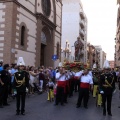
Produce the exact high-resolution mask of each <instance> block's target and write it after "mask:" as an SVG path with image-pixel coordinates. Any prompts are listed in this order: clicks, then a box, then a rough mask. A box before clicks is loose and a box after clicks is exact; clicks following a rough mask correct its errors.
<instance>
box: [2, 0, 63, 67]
mask: <svg viewBox="0 0 120 120" xmlns="http://www.w3.org/2000/svg"><path fill="white" fill-rule="evenodd" d="M17 1H18V2H19V3H20V4H18V3H17V2H5V3H4V4H2V3H0V60H2V58H3V57H4V59H3V60H6V62H9V63H10V62H16V60H17V59H18V57H23V58H24V60H25V63H26V65H33V66H35V65H39V63H40V52H41V51H40V50H41V47H40V46H41V31H42V29H43V28H44V27H46V28H48V29H49V30H50V36H49V37H51V42H49V43H47V46H50V47H46V51H49V50H50V48H51V47H52V48H54V50H51V51H50V52H49V53H47V54H45V58H47V59H46V60H48V61H47V62H46V60H45V62H46V64H47V65H49V66H54V67H56V66H58V63H59V61H60V58H61V57H60V58H59V59H58V60H57V61H56V62H54V65H53V61H52V60H51V57H52V55H53V54H56V51H57V49H56V44H57V43H59V44H60V45H61V17H62V16H61V15H62V14H61V12H62V4H61V3H60V2H57V1H56V0H51V14H50V16H49V17H46V16H44V15H42V14H43V11H42V9H41V0H27V1H26V0H17ZM36 2H37V3H36ZM6 5H7V9H6ZM23 6H24V7H23ZM2 8H3V10H2ZM54 8H56V9H54ZM4 9H5V11H4ZM36 12H37V13H40V14H39V15H40V16H36ZM9 14H10V16H9ZM5 15H6V16H5ZM37 15H38V14H37ZM4 16H5V17H4ZM8 16H9V17H8ZM41 16H42V17H41ZM5 18H7V23H6V21H5ZM8 21H9V22H8ZM6 24H7V26H5V25H6ZM22 25H24V26H25V27H26V34H25V46H24V47H22V46H21V45H20V41H21V39H20V37H21V26H22ZM55 25H56V28H55ZM4 27H6V28H9V29H4V30H3V28H4ZM6 31H7V32H6ZM4 33H7V34H5V35H4ZM4 37H5V38H4ZM7 38H8V39H7ZM4 39H7V41H9V42H7V44H6V45H5V47H4V43H6V42H5V41H4ZM47 39H48V37H47ZM2 41H3V42H2ZM7 46H9V47H8V48H7V50H6V51H4V52H2V51H3V48H6V47H7ZM52 48H51V49H52ZM37 56H38V57H37ZM6 58H7V59H6ZM49 59H50V60H49ZM36 61H38V62H36Z"/></svg>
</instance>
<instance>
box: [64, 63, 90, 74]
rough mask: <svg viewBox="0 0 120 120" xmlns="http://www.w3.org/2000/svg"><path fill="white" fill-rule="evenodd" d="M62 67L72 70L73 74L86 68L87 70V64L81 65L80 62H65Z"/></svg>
mask: <svg viewBox="0 0 120 120" xmlns="http://www.w3.org/2000/svg"><path fill="white" fill-rule="evenodd" d="M63 66H64V67H65V68H66V69H72V70H73V71H74V72H76V71H79V69H86V68H88V65H87V64H83V63H81V62H69V61H65V62H64V63H63Z"/></svg>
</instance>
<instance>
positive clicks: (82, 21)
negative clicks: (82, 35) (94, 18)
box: [80, 20, 85, 28]
mask: <svg viewBox="0 0 120 120" xmlns="http://www.w3.org/2000/svg"><path fill="white" fill-rule="evenodd" d="M80 27H81V28H84V27H85V23H84V20H81V21H80Z"/></svg>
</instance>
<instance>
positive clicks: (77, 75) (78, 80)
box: [74, 71, 82, 92]
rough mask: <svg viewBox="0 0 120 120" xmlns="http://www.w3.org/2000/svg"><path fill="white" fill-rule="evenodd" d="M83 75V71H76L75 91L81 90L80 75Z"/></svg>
mask: <svg viewBox="0 0 120 120" xmlns="http://www.w3.org/2000/svg"><path fill="white" fill-rule="evenodd" d="M81 75H82V71H79V72H76V73H75V76H74V80H75V92H78V91H79V88H80V76H81Z"/></svg>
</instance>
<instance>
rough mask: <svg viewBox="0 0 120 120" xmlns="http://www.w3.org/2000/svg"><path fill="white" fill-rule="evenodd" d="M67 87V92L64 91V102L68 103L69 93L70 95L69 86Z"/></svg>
mask: <svg viewBox="0 0 120 120" xmlns="http://www.w3.org/2000/svg"><path fill="white" fill-rule="evenodd" d="M65 89H66V90H65V93H64V102H65V103H67V102H68V100H67V98H68V95H69V87H68V86H66V88H65Z"/></svg>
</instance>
